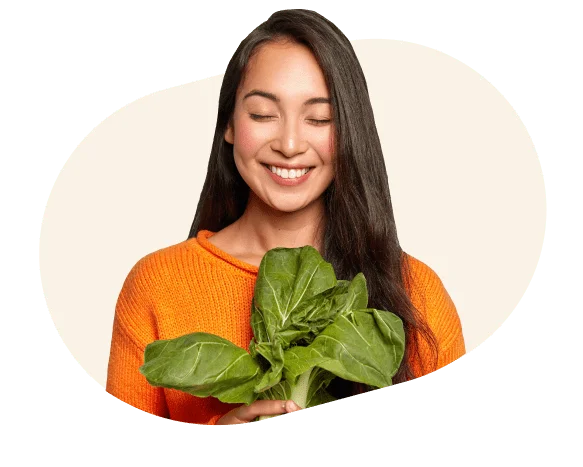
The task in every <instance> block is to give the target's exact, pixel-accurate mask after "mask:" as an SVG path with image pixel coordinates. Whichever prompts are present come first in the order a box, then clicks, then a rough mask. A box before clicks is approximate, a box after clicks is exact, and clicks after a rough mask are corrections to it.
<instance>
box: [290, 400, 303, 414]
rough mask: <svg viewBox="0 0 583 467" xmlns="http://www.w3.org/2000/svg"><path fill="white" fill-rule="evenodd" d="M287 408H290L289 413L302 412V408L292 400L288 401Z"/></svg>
mask: <svg viewBox="0 0 583 467" xmlns="http://www.w3.org/2000/svg"><path fill="white" fill-rule="evenodd" d="M287 407H288V413H290V412H298V411H300V410H302V408H301V407H300V406H299V405H298V404H296V403H295V402H294V401H292V400H290V401H288V405H287Z"/></svg>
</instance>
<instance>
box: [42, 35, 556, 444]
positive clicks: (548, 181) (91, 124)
mask: <svg viewBox="0 0 583 467" xmlns="http://www.w3.org/2000/svg"><path fill="white" fill-rule="evenodd" d="M351 36H352V37H351V38H352V40H358V39H369V38H390V39H396V40H402V39H401V35H400V33H399V32H353V33H352V34H351ZM407 41H408V42H416V43H419V44H423V45H425V46H428V47H430V48H434V47H433V44H432V41H431V40H410V39H407ZM435 49H436V50H439V51H441V52H443V53H446V54H448V55H451V56H453V57H456V58H457V59H458V60H461V61H462V62H464V63H465V64H467V65H469V66H471V67H472V68H473V69H474V70H476V71H477V72H478V73H480V74H481V75H482V76H483V77H484V78H485V79H487V80H488V81H489V82H490V83H491V84H492V85H494V86H496V81H495V80H489V79H488V73H487V72H485V71H481V70H480V65H479V64H477V63H473V61H472V57H471V56H460V55H457V54H456V49H455V48H435ZM222 73H223V72H201V73H200V75H199V78H198V80H201V79H204V78H207V77H209V76H214V75H217V74H222ZM192 81H197V79H194V80H170V81H168V86H167V87H166V88H145V89H144V95H143V96H128V98H127V102H126V103H123V104H113V105H112V109H111V112H105V113H104V115H103V119H101V120H89V121H88V122H87V126H86V127H84V128H81V129H80V130H79V135H77V136H73V137H72V142H71V151H69V152H65V153H64V157H63V159H57V160H56V163H55V175H49V176H48V191H47V198H48V196H49V194H50V190H51V186H52V185H53V183H54V181H55V179H56V177H57V175H58V173H59V171H60V170H61V167H62V165H63V164H64V162H65V160H66V159H67V158H68V157H69V156H70V155H71V152H72V151H73V149H74V148H75V147H76V146H77V145H78V144H79V143H80V142H81V140H82V139H83V138H84V137H85V135H87V133H89V131H90V130H92V129H93V128H95V126H96V125H97V123H98V121H103V120H105V119H106V118H107V117H108V116H109V115H110V114H112V113H114V112H116V111H118V110H119V109H120V108H122V107H124V106H125V105H128V104H129V103H130V102H132V101H134V100H136V99H140V98H142V97H144V96H146V95H148V94H151V93H153V92H159V91H161V90H163V89H169V88H171V87H175V86H180V85H182V84H183V83H190V82H192ZM496 88H497V89H499V91H500V92H501V93H502V95H503V96H504V97H506V98H507V99H508V101H509V102H510V104H511V105H512V107H514V109H515V111H516V113H517V114H518V115H519V117H520V118H521V119H522V121H523V122H524V125H525V128H526V129H527V130H528V132H529V134H530V137H531V139H532V141H533V144H534V145H535V148H536V151H537V154H538V157H539V160H540V163H541V165H542V168H543V178H544V181H545V186H546V195H547V222H546V232H545V238H544V243H545V246H546V242H548V241H551V240H552V177H551V176H550V175H545V173H544V146H543V144H538V143H537V142H536V129H535V128H531V127H529V126H528V113H527V112H522V111H521V110H520V105H519V104H518V103H514V102H512V97H511V96H507V95H506V94H504V88H498V87H497V86H496ZM46 202H47V200H40V222H39V224H40V223H42V217H43V213H44V208H45V205H46ZM39 238H40V228H39V232H32V272H33V273H39V292H40V307H39V309H40V312H41V313H46V314H47V321H48V328H55V326H54V323H53V321H52V320H51V317H50V313H49V310H48V306H47V304H46V301H45V299H44V295H43V292H42V288H41V287H40V271H39V269H38V240H39ZM542 272H544V247H543V252H542V253H541V257H540V259H539V262H538V266H537V268H536V272H535V275H534V277H533V278H532V281H531V283H530V285H529V287H528V289H527V290H526V292H525V294H524V296H523V298H522V300H521V301H520V304H519V305H518V307H517V308H516V309H515V310H514V311H513V312H512V314H511V316H510V317H509V318H508V320H506V322H504V323H503V324H502V325H501V326H500V328H499V329H498V331H497V332H495V333H494V334H492V335H491V336H490V337H489V338H488V339H487V340H486V341H485V342H483V343H482V344H481V345H480V346H478V347H477V348H476V349H474V350H473V351H471V352H469V353H467V354H466V355H465V356H464V357H462V358H460V359H459V360H457V361H456V362H453V363H452V364H450V365H449V366H447V367H445V368H443V369H441V370H439V371H437V372H435V373H432V374H430V375H427V376H425V377H423V378H419V379H416V380H414V381H411V382H409V383H404V384H399V385H396V386H391V387H389V388H385V389H380V390H378V391H374V392H400V391H401V387H402V386H407V385H411V384H424V382H425V381H424V380H425V379H426V378H433V377H437V376H447V375H448V374H449V371H450V370H451V369H453V368H456V366H457V363H458V362H459V361H462V360H472V355H473V354H474V353H478V352H488V347H489V346H490V345H494V344H496V341H497V338H498V337H502V336H504V330H505V329H509V328H511V327H512V315H513V314H514V313H518V312H519V311H520V308H521V306H522V305H526V304H528V292H529V290H531V289H534V288H536V278H537V274H538V273H542ZM55 336H56V342H55V343H56V344H57V345H62V346H63V356H64V359H65V360H70V361H71V365H72V367H73V368H76V369H78V370H79V373H80V375H81V376H83V377H86V378H87V380H88V383H89V384H91V385H94V386H95V390H96V392H101V393H103V394H104V396H105V399H108V400H114V401H117V399H114V398H113V397H111V396H109V395H108V394H106V393H105V388H103V387H101V386H100V385H99V384H97V383H96V382H95V381H94V380H93V379H92V378H91V376H89V375H88V374H87V373H86V372H85V371H84V370H83V369H82V368H81V366H80V365H79V363H78V362H77V361H76V360H75V358H74V357H73V356H72V355H71V354H70V353H69V352H68V351H67V349H66V347H65V345H64V344H63V342H62V340H61V339H60V336H59V333H58V330H57V329H55ZM363 398H365V399H368V395H366V394H364V395H361V396H356V397H352V398H350V399H347V401H353V400H357V399H363ZM117 402H119V404H120V407H121V408H129V409H133V410H135V411H136V415H137V416H149V417H151V418H152V424H154V425H160V424H181V425H185V426H190V427H191V430H192V431H193V432H201V431H234V432H247V431H249V426H251V427H254V425H253V424H252V425H238V426H235V427H227V426H225V427H223V426H221V427H218V426H210V427H209V426H203V425H195V424H182V423H179V422H173V421H171V420H167V419H164V418H160V417H157V416H155V415H151V414H148V413H145V412H142V411H141V410H138V409H134V408H133V407H130V406H128V405H126V404H124V403H123V402H120V401H117ZM344 402H345V401H344V400H340V401H337V402H333V403H332V404H330V406H343V404H344ZM322 408H323V407H314V408H311V409H306V410H303V411H301V412H297V413H293V414H289V415H288V416H290V417H291V416H311V415H312V414H313V412H314V411H315V410H321V409H322ZM281 418H282V417H278V418H273V419H269V420H266V421H264V422H263V424H267V425H270V424H279V423H280V420H281ZM252 429H253V428H252Z"/></svg>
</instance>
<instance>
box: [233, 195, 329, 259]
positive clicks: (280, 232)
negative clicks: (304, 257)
mask: <svg viewBox="0 0 583 467" xmlns="http://www.w3.org/2000/svg"><path fill="white" fill-rule="evenodd" d="M231 228H233V229H234V230H235V231H236V233H237V239H238V242H240V244H242V245H243V246H244V249H245V250H246V251H248V252H253V253H255V254H256V255H258V256H263V255H264V254H265V253H266V252H267V251H268V250H271V249H272V248H275V247H284V248H296V247H301V246H304V245H311V246H313V247H314V248H316V249H317V250H318V251H319V252H320V254H322V247H323V239H324V228H325V214H324V201H323V199H322V198H321V197H320V198H319V199H318V200H316V201H314V202H313V203H312V204H310V205H308V206H306V207H305V208H303V209H301V210H299V211H294V212H282V211H277V210H275V209H273V208H271V207H270V206H267V205H266V204H265V203H264V202H263V201H261V200H260V199H258V198H257V197H256V196H255V195H253V194H252V195H251V196H250V197H249V201H248V203H247V208H246V209H245V212H244V213H243V215H242V216H241V217H240V218H239V219H238V220H237V221H235V222H234V223H233V224H232V225H231Z"/></svg>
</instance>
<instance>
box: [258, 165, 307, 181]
mask: <svg viewBox="0 0 583 467" xmlns="http://www.w3.org/2000/svg"><path fill="white" fill-rule="evenodd" d="M261 165H262V166H263V167H264V168H265V170H266V171H267V172H268V174H269V175H270V176H271V179H272V180H273V181H275V182H276V183H277V184H279V185H282V186H295V185H299V184H300V183H303V182H305V181H306V180H307V179H308V177H309V176H310V174H311V173H312V171H313V169H314V167H305V168H304V169H303V170H302V169H290V170H288V169H284V168H281V167H275V168H272V167H273V166H270V165H268V164H261Z"/></svg>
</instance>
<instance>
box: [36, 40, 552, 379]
mask: <svg viewBox="0 0 583 467" xmlns="http://www.w3.org/2000/svg"><path fill="white" fill-rule="evenodd" d="M353 45H354V48H355V50H356V53H357V55H358V57H359V59H360V62H361V64H362V67H363V69H364V72H365V74H366V78H367V81H368V85H369V91H370V97H371V101H372V104H373V108H374V112H375V118H376V124H377V129H378V131H379V134H380V138H381V141H382V146H383V152H384V156H385V160H386V166H387V171H388V176H389V184H390V188H391V195H392V198H393V206H394V210H395V217H396V222H397V227H398V232H399V238H400V241H401V244H402V247H403V249H404V250H405V251H406V252H408V253H409V254H411V255H413V256H415V257H416V258H418V259H420V260H421V261H423V262H425V263H426V264H428V265H429V266H430V267H431V268H433V269H434V270H435V271H436V272H437V274H438V275H439V276H440V278H441V279H442V281H443V283H444V284H445V287H446V289H447V290H448V292H449V294H450V295H451V297H452V299H453V301H454V303H455V305H456V307H457V310H458V313H459V315H460V318H461V321H462V326H463V332H464V336H465V339H466V347H467V350H468V351H471V350H472V349H474V348H475V347H476V346H477V345H479V344H480V343H481V342H483V341H484V340H485V339H486V338H487V337H488V336H490V335H491V334H492V333H493V332H494V331H495V330H496V329H497V328H498V327H499V326H500V325H501V324H502V323H503V321H504V320H505V319H506V318H507V317H508V316H509V314H510V313H511V312H512V310H513V309H514V308H515V306H516V304H517V303H518V301H519V300H520V298H521V297H522V295H523V294H524V292H525V290H526V288H527V286H528V284H529V282H530V279H531V277H532V275H533V273H534V270H535V267H536V264H537V262H538V258H539V254H540V251H541V248H542V242H543V237H544V229H545V217H546V204H545V191H544V182H543V177H542V172H541V167H540V165H539V162H538V159H537V155H536V153H535V150H534V147H533V144H532V141H531V139H530V137H529V135H528V133H527V131H526V128H525V127H524V125H523V124H522V122H521V121H520V118H519V117H518V116H517V114H516V112H515V111H514V109H513V108H512V107H511V105H510V104H509V103H508V102H507V101H506V100H505V99H504V97H503V96H502V95H501V94H500V93H499V92H498V91H497V90H496V89H495V88H494V87H493V86H492V85H491V84H490V83H489V82H488V81H486V79H484V77H482V76H481V75H479V74H478V73H476V72H475V71H474V70H472V69H471V68H469V67H467V66H466V65H464V64H463V63H461V62H459V61H457V60H456V59H454V58H452V57H450V56H448V55H446V54H444V53H441V52H438V51H436V50H433V49H430V48H427V47H423V46H420V45H416V44H412V43H407V42H400V41H392V40H384V39H383V40H359V41H354V42H353ZM225 66H226V64H225ZM221 80H222V75H221V76H214V77H211V78H208V79H205V80H202V81H197V82H194V83H189V84H185V85H182V86H178V87H175V88H171V89H167V90H164V91H159V92H155V93H153V94H150V95H148V96H145V97H143V98H141V99H138V100H137V101H135V102H132V103H130V104H128V105H127V106H126V107H123V108H122V109H120V110H118V111H117V112H115V113H113V114H112V115H111V116H110V117H109V118H107V119H106V120H104V121H103V122H102V123H101V124H99V125H98V126H97V127H96V128H95V129H94V130H93V131H92V132H91V133H89V135H87V137H86V138H85V139H84V140H83V141H82V142H81V143H80V144H79V146H78V147H77V149H76V150H75V151H74V152H73V154H72V155H71V157H70V158H69V160H68V161H67V163H66V164H65V165H64V167H63V169H62V171H61V173H60V174H59V177H58V178H57V180H56V181H55V185H54V187H53V189H52V192H51V194H50V197H49V199H48V202H47V207H46V211H45V215H44V218H43V224H42V230H41V237H40V270H41V278H42V283H43V288H44V293H45V296H46V300H47V305H48V309H49V311H50V313H51V316H52V318H53V320H54V322H55V325H56V328H57V329H58V331H59V333H60V335H61V336H62V338H63V340H64V342H65V344H66V345H67V347H68V348H69V349H70V351H71V353H72V354H73V356H74V357H75V358H76V359H77V360H78V362H79V363H80V364H81V365H82V367H83V368H84V369H85V370H86V371H87V372H88V373H89V374H90V375H91V376H92V377H93V378H95V379H96V380H97V381H98V382H99V383H100V384H102V385H103V386H105V381H106V372H107V362H108V356H109V345H110V340H111V329H112V324H113V316H114V311H115V304H116V301H117V297H118V294H119V292H120V290H121V286H122V284H123V281H124V279H125V277H126V275H127V274H128V272H129V271H130V269H131V268H132V266H133V265H134V264H135V263H136V262H137V261H138V260H139V259H140V258H141V257H143V256H145V255H146V254H148V253H150V252H152V251H155V250H158V249H160V248H164V247H166V246H169V245H172V244H175V243H179V242H181V241H183V240H185V239H186V238H187V236H188V232H189V229H190V224H191V222H192V219H193V217H194V213H195V209H196V206H197V203H198V199H199V195H200V190H201V188H202V184H203V181H204V178H205V174H206V166H207V162H208V158H209V154H210V149H211V142H212V137H213V134H214V125H215V122H216V113H217V105H218V96H219V89H220V85H221Z"/></svg>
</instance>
